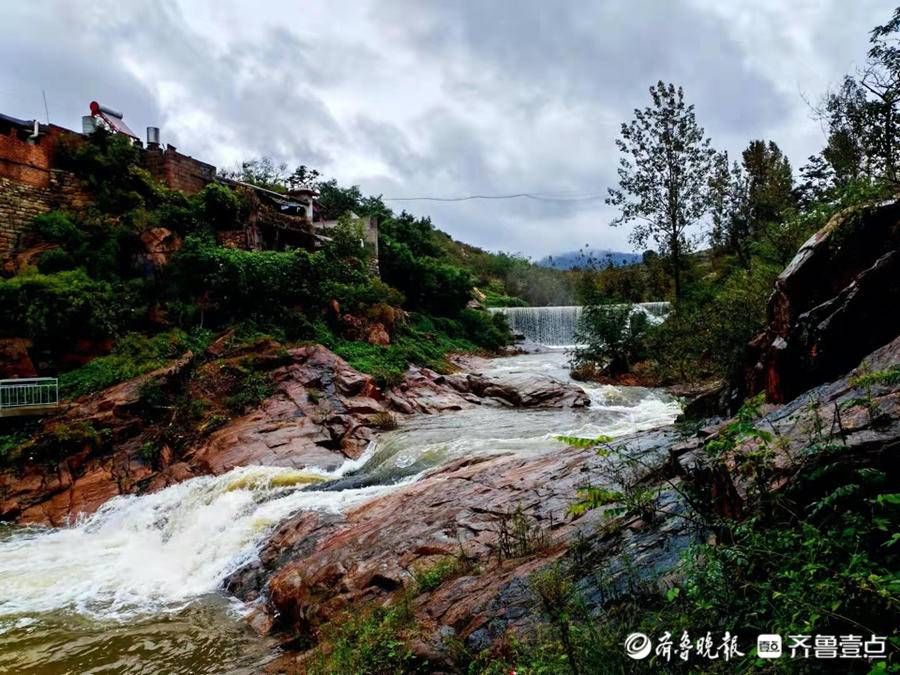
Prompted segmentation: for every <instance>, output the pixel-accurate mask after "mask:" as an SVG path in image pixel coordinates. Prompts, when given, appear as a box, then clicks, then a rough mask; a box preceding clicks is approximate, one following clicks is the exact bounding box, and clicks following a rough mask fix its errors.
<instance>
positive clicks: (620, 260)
mask: <svg viewBox="0 0 900 675" xmlns="http://www.w3.org/2000/svg"><path fill="white" fill-rule="evenodd" d="M586 259H591V260H592V261H593V262H594V264H595V265H599V266H600V267H606V266H607V265H608V264H609V263H610V262H612V264H613V265H614V266H616V267H624V266H625V265H634V264H635V263H639V262H641V260H643V256H642V255H641V254H640V253H625V252H624V251H609V250H607V249H603V248H594V249H582V250H580V251H566V252H565V253H559V254H557V255H548V256H546V257H545V258H541V259H540V260H539V261H538V265H540V266H541V267H553V268H554V269H558V270H570V269H574V268H576V267H583V266H584V265H585V263H586Z"/></svg>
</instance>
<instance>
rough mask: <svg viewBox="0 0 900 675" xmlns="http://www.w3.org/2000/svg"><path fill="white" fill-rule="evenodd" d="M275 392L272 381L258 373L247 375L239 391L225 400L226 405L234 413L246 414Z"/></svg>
mask: <svg viewBox="0 0 900 675" xmlns="http://www.w3.org/2000/svg"><path fill="white" fill-rule="evenodd" d="M274 391H275V388H274V386H273V385H272V382H271V380H270V379H269V378H268V377H267V376H266V375H264V374H263V373H259V372H256V371H250V372H248V373H246V375H245V376H244V379H243V380H242V381H241V382H240V383H239V384H238V390H237V392H235V393H234V394H232V395H231V396H229V397H228V398H227V399H226V400H225V404H226V405H227V406H228V408H229V409H230V410H231V411H232V412H234V413H238V414H241V413H244V412H246V411H247V410H248V409H249V408H253V407H255V406H258V405H259V404H260V403H262V402H263V401H264V400H265V399H267V398H268V397H269V396H271V395H272V392H274Z"/></svg>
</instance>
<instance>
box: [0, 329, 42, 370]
mask: <svg viewBox="0 0 900 675" xmlns="http://www.w3.org/2000/svg"><path fill="white" fill-rule="evenodd" d="M29 349H31V340H28V339H26V338H0V379H5V378H12V377H37V370H35V368H34V363H32V362H31V356H30V355H29V354H28V350H29Z"/></svg>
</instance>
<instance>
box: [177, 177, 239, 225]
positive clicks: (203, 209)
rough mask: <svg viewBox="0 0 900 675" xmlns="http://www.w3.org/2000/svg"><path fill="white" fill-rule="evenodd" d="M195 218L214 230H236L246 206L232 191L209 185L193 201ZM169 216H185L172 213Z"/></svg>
mask: <svg viewBox="0 0 900 675" xmlns="http://www.w3.org/2000/svg"><path fill="white" fill-rule="evenodd" d="M194 201H195V203H196V214H197V218H198V219H199V220H200V222H201V223H204V224H205V225H208V226H209V227H211V228H212V229H214V230H236V229H239V228H240V227H241V226H242V225H243V221H244V218H245V217H246V211H247V209H246V205H245V204H244V202H243V200H242V199H241V197H240V196H239V195H238V194H237V193H236V192H234V191H233V190H231V189H229V188H227V187H225V186H224V185H222V184H220V183H210V184H209V185H207V186H206V187H205V188H203V189H202V190H201V191H200V192H199V193H198V194H197V196H196V197H195V199H194ZM170 215H185V214H183V213H178V212H177V211H172V210H171V207H170Z"/></svg>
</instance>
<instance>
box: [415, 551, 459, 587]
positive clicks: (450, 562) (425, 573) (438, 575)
mask: <svg viewBox="0 0 900 675" xmlns="http://www.w3.org/2000/svg"><path fill="white" fill-rule="evenodd" d="M465 570H466V563H465V562H464V561H462V560H459V559H458V558H456V557H454V556H447V557H446V558H441V559H440V560H438V561H437V562H436V563H434V564H433V565H430V566H428V567H424V568H422V569H420V570H416V571H415V572H413V577H414V579H415V581H416V589H417V590H418V591H419V593H428V592H429V591H433V590H434V589H436V588H438V587H439V586H440V585H441V584H443V583H444V582H445V581H448V580H450V579H452V578H454V577H457V576H460V575H462V574H463V573H464V572H465Z"/></svg>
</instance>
